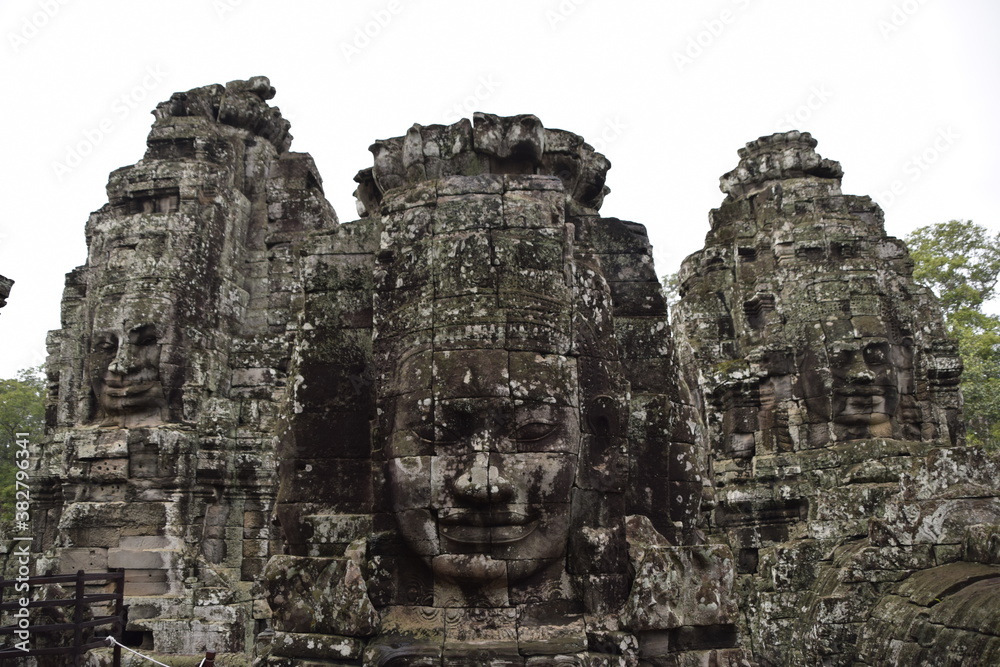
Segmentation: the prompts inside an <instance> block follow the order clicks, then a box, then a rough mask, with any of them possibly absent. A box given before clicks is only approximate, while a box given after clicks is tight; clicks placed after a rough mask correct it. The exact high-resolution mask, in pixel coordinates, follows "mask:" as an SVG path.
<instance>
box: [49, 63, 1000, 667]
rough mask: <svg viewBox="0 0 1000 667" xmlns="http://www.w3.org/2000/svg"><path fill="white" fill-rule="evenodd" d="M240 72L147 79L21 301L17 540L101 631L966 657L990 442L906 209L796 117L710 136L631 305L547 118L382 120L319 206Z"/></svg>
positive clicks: (574, 147)
mask: <svg viewBox="0 0 1000 667" xmlns="http://www.w3.org/2000/svg"><path fill="white" fill-rule="evenodd" d="M274 93H275V91H274V88H272V87H271V85H270V82H269V81H268V80H267V79H266V78H264V77H254V78H252V79H250V80H248V81H233V82H230V83H228V84H226V85H225V86H221V85H212V86H206V87H203V88H196V89H194V90H190V91H187V92H186V93H176V94H174V95H173V96H172V97H171V98H170V100H168V101H166V102H163V103H161V104H159V105H158V106H157V108H156V110H155V111H154V116H155V121H154V123H153V127H152V130H151V132H150V134H149V138H148V141H147V149H146V153H145V155H144V157H143V158H142V159H141V160H140V161H139V162H137V163H136V164H135V165H132V166H128V167H124V168H122V169H119V170H116V171H115V172H113V173H112V175H111V178H110V181H109V184H108V203H107V204H106V205H105V206H104V207H102V208H101V209H100V210H98V211H97V212H95V213H93V214H92V215H91V217H90V219H89V221H88V222H87V227H86V235H87V244H88V249H89V250H88V259H87V262H86V264H85V265H84V266H82V267H79V268H77V269H75V270H74V271H72V272H71V273H69V274H68V276H67V280H66V289H65V293H64V297H63V306H62V328H61V329H60V330H58V331H54V332H52V333H51V334H50V337H49V340H48V346H49V358H48V364H47V369H48V378H49V383H50V391H49V400H48V411H47V420H48V429H49V432H50V435H49V437H48V440H47V442H46V443H45V445H44V447H43V448H42V451H41V456H40V457H38V467H37V470H35V471H34V472H33V476H34V481H33V484H34V486H35V488H36V492H35V495H36V496H38V498H37V499H36V501H35V508H36V511H35V516H34V517H33V521H34V526H35V529H36V535H37V538H36V542H35V545H34V547H35V549H36V551H37V552H38V553H39V554H40V558H39V561H38V564H37V568H38V571H39V572H42V571H46V570H52V571H62V572H75V571H76V570H78V569H93V570H103V569H106V568H109V567H121V568H125V571H126V589H125V595H126V598H127V599H126V603H127V604H128V609H129V614H128V619H129V623H128V628H127V633H126V637H125V639H126V641H127V642H128V643H129V644H130V645H131V646H133V647H135V648H136V649H137V650H140V651H143V652H146V653H157V654H198V653H200V652H204V651H205V650H213V651H217V652H219V653H230V654H238V655H240V656H243V659H244V660H245V663H246V664H254V665H259V666H262V667H263V666H265V665H268V666H274V667H285V666H289V667H290V666H293V665H299V666H303V667H304V666H306V665H308V666H318V665H386V666H388V665H520V666H524V667H529V666H530V667H541V666H547V665H609V666H610V665H650V666H668V665H671V666H672V665H676V666H683V665H709V664H711V665H727V666H732V667H736V666H744V665H803V664H823V665H871V666H872V667H874V666H876V665H904V664H941V665H945V664H955V665H959V664H969V665H972V664H991V663H997V662H1000V603H998V602H997V601H998V600H1000V489H998V486H1000V483H998V482H997V480H998V479H1000V460H998V459H997V457H995V456H993V457H991V456H989V455H987V454H986V453H984V452H983V451H982V450H980V449H977V448H972V447H966V446H965V444H964V438H963V426H962V418H961V403H962V401H961V393H960V389H959V387H960V385H959V381H960V376H961V363H960V360H959V358H958V355H957V350H956V346H955V343H954V341H952V340H951V339H949V338H948V336H947V335H946V332H945V330H944V326H943V324H942V319H941V315H940V311H939V309H938V307H937V305H936V303H935V300H934V297H933V295H932V294H931V293H930V292H929V291H928V290H927V289H926V288H924V287H921V286H920V285H918V284H916V283H915V282H914V281H913V278H912V262H911V261H910V259H909V256H908V254H907V250H906V248H905V246H904V245H903V244H902V242H900V241H899V240H897V239H894V238H892V237H888V236H887V235H886V234H885V231H884V228H883V218H882V212H881V211H880V209H879V208H878V206H877V205H876V204H874V203H873V202H872V200H871V199H870V198H868V197H859V196H850V195H844V194H842V192H841V190H840V179H841V176H842V170H841V168H840V165H839V164H838V163H837V162H834V161H832V160H828V159H823V158H821V157H820V156H819V155H818V154H817V153H816V151H815V147H816V141H815V140H814V139H812V138H811V137H810V136H809V135H808V134H807V133H800V132H786V133H783V134H776V135H773V136H770V137H761V138H760V139H758V140H756V141H753V142H750V143H749V144H747V146H746V148H744V149H742V150H741V151H740V161H739V164H738V166H737V167H736V169H735V170H734V171H732V172H730V173H728V174H726V175H725V176H723V178H722V190H723V192H724V193H725V200H724V201H723V203H722V204H721V206H720V207H719V208H718V209H716V210H714V211H712V213H711V215H710V222H711V226H710V230H709V231H708V235H707V238H706V242H705V247H704V249H703V250H701V251H699V252H697V253H695V254H693V255H692V256H690V257H689V258H687V260H685V262H684V264H683V266H682V268H681V271H680V300H679V302H678V303H677V304H676V306H675V307H674V308H673V312H672V314H669V315H668V305H667V303H666V300H665V297H664V295H663V290H662V287H661V285H660V282H659V280H658V278H657V275H656V271H655V270H654V267H653V260H652V248H651V246H650V244H649V240H648V238H647V235H646V231H645V228H644V227H643V226H642V225H640V224H636V223H633V222H627V221H623V220H618V219H616V218H605V217H601V215H600V212H599V211H600V208H601V204H602V201H603V199H604V197H605V196H606V195H607V193H608V189H607V187H606V186H605V175H606V173H607V171H608V169H609V168H610V163H609V162H608V160H607V159H606V158H605V157H604V156H603V155H601V154H600V153H597V152H596V151H595V150H594V149H593V147H591V146H590V145H589V144H587V143H586V142H585V141H584V139H583V138H582V137H580V136H578V135H576V134H573V133H571V132H567V131H563V130H557V129H551V128H546V127H544V126H543V124H542V123H541V121H540V120H539V119H538V118H536V117H535V116H531V115H521V116H513V117H498V116H494V115H490V114H485V113H477V114H475V116H474V118H473V119H471V120H468V119H463V120H461V121H459V122H457V123H454V124H452V125H447V126H445V125H428V126H421V125H414V126H412V127H411V128H409V130H407V131H406V133H405V134H404V135H402V136H398V137H393V138H390V139H385V140H380V141H376V142H375V143H374V144H373V145H372V147H371V151H372V153H373V158H374V160H373V166H372V167H370V168H367V169H363V170H362V171H360V172H359V173H358V175H357V177H356V178H355V180H356V184H357V190H356V192H355V195H356V198H357V202H358V214H359V218H358V219H357V220H355V221H352V222H346V223H340V222H339V220H338V217H337V214H336V213H335V212H334V211H333V208H332V207H331V206H330V204H329V203H328V201H327V200H326V198H325V196H324V193H323V183H322V179H321V178H320V175H319V173H318V172H317V169H316V166H315V164H314V163H313V161H312V159H311V158H310V157H309V155H308V154H305V153H295V152H292V151H290V150H289V149H290V145H291V141H292V138H291V135H290V133H289V129H290V128H289V124H288V122H287V121H285V120H284V119H283V118H282V117H281V113H280V111H279V110H278V109H277V108H276V107H271V106H269V104H268V100H270V99H271V98H273V96H274ZM660 270H661V271H663V270H664V267H660ZM976 660H979V661H982V662H975V661H976Z"/></svg>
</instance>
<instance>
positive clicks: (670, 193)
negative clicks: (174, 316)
mask: <svg viewBox="0 0 1000 667" xmlns="http://www.w3.org/2000/svg"><path fill="white" fill-rule="evenodd" d="M998 29H1000V3H997V2H995V0H947V2H946V1H945V0H923V1H918V0H815V1H813V0H810V1H804V0H699V1H698V2H695V1H689V2H682V1H680V0H646V1H640V0H631V1H629V0H617V1H614V2H612V1H611V0H530V1H529V0H504V1H499V0H495V1H489V2H488V1H480V2H477V1H473V0H375V1H372V2H351V3H347V2H333V1H320V0H282V1H281V2H278V1H277V0H170V2H166V1H164V2H152V1H149V0H101V1H100V2H87V3H84V2H83V0H4V1H3V3H2V5H0V62H2V64H3V65H2V67H3V69H2V72H3V81H4V82H5V85H6V87H7V88H6V89H7V93H6V99H7V102H5V103H4V105H3V107H4V111H3V114H4V118H3V127H6V128H7V129H6V132H5V136H6V139H5V140H6V142H7V148H6V150H5V156H4V159H2V160H0V183H2V184H3V193H4V206H3V218H2V219H0V274H2V275H5V276H7V277H9V278H13V279H14V280H16V281H17V282H16V284H15V285H14V288H13V290H12V292H11V296H10V299H9V303H8V306H7V307H6V308H4V309H3V311H2V312H0V341H2V343H0V345H2V347H0V349H2V353H0V377H12V376H13V375H14V373H15V372H16V371H17V369H19V368H24V367H27V366H30V365H35V364H38V363H41V362H42V361H43V360H44V339H45V332H46V331H47V330H49V329H55V328H58V326H59V301H60V298H61V293H62V283H63V279H64V274H65V273H66V272H68V271H70V270H71V269H73V268H74V267H75V266H77V265H80V264H82V263H83V262H84V260H85V259H86V245H85V240H84V223H85V221H86V219H87V216H88V214H89V213H90V212H91V211H93V210H96V209H98V208H99V207H100V206H101V205H102V204H104V202H105V201H106V194H105V190H104V187H105V184H106V183H107V176H108V173H109V172H110V171H111V170H113V169H116V168H118V167H121V166H124V165H127V164H132V163H134V162H136V161H137V160H138V159H140V158H141V157H142V154H143V151H144V141H145V136H146V134H147V132H148V130H149V126H150V124H151V122H152V117H151V116H150V115H149V111H150V110H151V109H152V108H153V107H154V106H155V105H156V103H157V102H158V101H161V100H164V99H167V98H168V97H169V96H170V94H171V93H173V92H174V91H181V90H188V89H190V88H194V87H197V86H202V85H206V84H209V83H225V82H226V81H229V80H232V79H245V78H248V77H250V76H253V75H257V74H263V75H266V76H268V77H270V79H271V83H272V85H274V86H275V87H276V88H277V91H278V94H277V97H276V98H275V99H274V100H272V101H271V104H275V105H277V106H279V107H280V108H281V110H282V112H283V113H284V115H285V117H286V118H288V119H289V120H291V122H292V133H293V135H294V136H295V140H294V142H293V144H292V149H293V150H297V151H303V152H309V153H311V154H312V155H313V157H314V158H315V160H316V163H317V164H318V166H319V169H320V172H321V173H322V175H323V179H324V186H325V190H326V193H327V196H328V198H329V199H330V201H331V202H332V203H333V206H334V208H335V209H336V210H337V213H338V215H339V216H340V219H341V221H344V222H346V221H350V220H353V219H354V218H355V217H356V213H355V208H354V202H353V198H352V197H351V193H352V192H353V190H354V183H353V181H352V178H353V176H354V174H355V173H356V172H357V171H358V170H359V169H361V168H364V167H367V166H370V165H371V154H370V153H369V152H368V146H369V145H370V144H371V142H372V141H373V140H375V139H379V138H386V137H391V136H398V135H401V134H403V133H405V131H406V129H407V128H408V127H409V126H410V125H411V124H413V123H415V122H417V123H421V124H431V123H441V122H454V121H455V120H457V119H458V118H459V117H460V116H469V117H471V114H472V112H473V111H487V112H491V113H497V114H501V115H511V114H517V113H533V114H535V115H537V116H538V117H539V118H541V120H542V122H543V123H544V124H545V126H546V127H554V128H562V129H566V130H571V131H573V132H576V133H578V134H581V135H583V136H584V138H586V139H587V140H588V141H589V142H590V143H592V144H594V145H595V146H596V147H597V148H598V149H599V150H601V151H602V152H604V153H605V154H606V155H607V156H608V158H609V159H610V160H611V162H612V164H613V167H612V169H611V172H610V174H609V178H608V184H609V185H610V187H611V189H612V193H611V194H610V195H609V196H608V198H607V199H606V200H605V204H604V208H603V209H602V213H604V214H605V215H608V216H616V217H620V218H624V219H629V220H634V221H636V222H641V223H644V224H645V225H646V226H647V228H648V229H649V233H650V237H651V239H652V242H653V245H654V248H655V249H656V261H657V270H658V272H659V273H660V274H661V275H662V274H665V273H668V272H672V271H675V270H676V269H677V267H678V265H679V263H680V261H681V260H682V259H683V258H684V257H685V256H686V255H688V254H689V253H691V252H694V251H695V250H697V249H699V248H700V247H701V245H702V242H703V240H704V236H705V233H706V232H707V230H708V222H707V214H708V211H709V210H710V209H711V208H713V207H716V206H718V205H719V203H720V202H721V201H722V193H721V192H720V191H719V189H718V178H719V176H721V175H722V174H723V173H725V172H726V171H729V170H730V169H732V168H733V167H735V166H736V163H737V160H738V158H737V155H736V151H737V149H739V148H740V147H741V146H743V145H744V144H745V143H746V142H747V141H750V140H752V139H755V138H756V137H758V136H761V135H765V134H771V133H772V132H775V131H781V130H787V129H791V128H793V127H794V128H796V129H801V130H807V131H809V132H811V133H812V134H813V136H814V137H816V138H817V139H818V140H819V147H818V150H819V151H820V153H821V154H822V155H823V156H824V157H827V158H832V159H835V160H839V161H840V162H841V163H842V165H843V166H844V169H845V171H846V177H845V179H844V191H845V192H847V193H850V194H859V195H860V194H869V195H871V196H873V197H874V198H875V199H876V200H877V201H879V203H880V204H882V206H883V208H884V209H885V211H886V227H887V229H888V231H889V233H890V234H893V235H896V236H903V235H905V234H906V233H908V232H909V231H911V230H913V229H914V228H916V227H918V226H921V225H926V224H931V223H934V222H938V221H944V220H949V219H954V218H965V219H973V220H975V221H976V222H979V223H981V224H984V225H986V226H988V227H990V228H991V229H994V230H996V229H1000V216H998V209H1000V198H998V197H997V196H996V190H997V187H996V179H997V167H996V164H997V156H998V148H1000V141H998V138H1000V130H998V123H997V122H996V117H997V109H998V101H1000V100H998V97H1000V95H998V83H1000V40H998V39H997V38H996V33H997V31H998ZM894 183H895V185H896V190H897V194H895V195H893V194H892V193H891V188H892V187H893V184H894Z"/></svg>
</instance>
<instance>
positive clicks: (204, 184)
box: [38, 77, 336, 653]
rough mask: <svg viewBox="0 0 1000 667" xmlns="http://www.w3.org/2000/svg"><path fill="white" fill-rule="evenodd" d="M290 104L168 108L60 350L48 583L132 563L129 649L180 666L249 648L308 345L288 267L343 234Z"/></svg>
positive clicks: (125, 173) (235, 101) (223, 91)
mask: <svg viewBox="0 0 1000 667" xmlns="http://www.w3.org/2000/svg"><path fill="white" fill-rule="evenodd" d="M273 95H274V89H273V88H271V86H270V84H269V83H268V81H267V79H266V78H264V77H257V78H254V79H251V80H250V81H237V82H232V83H230V84H228V85H227V86H225V87H223V86H218V85H216V86H207V87H205V88H198V89H195V90H191V91H188V92H187V93H178V94H176V95H174V96H173V97H171V99H170V100H169V101H167V102H164V103H162V104H160V105H159V106H158V107H157V108H156V111H155V112H154V115H155V118H156V120H155V122H154V123H153V128H152V130H151V132H150V134H149V139H148V141H147V150H146V154H145V156H144V157H143V159H142V160H140V161H139V162H138V163H136V164H135V165H132V166H130V167H124V168H122V169H119V170H117V171H115V172H114V173H113V174H112V175H111V179H110V181H109V183H108V204H106V205H105V206H104V207H103V208H101V209H100V210H99V211H97V212H96V213H94V214H93V215H91V217H90V220H89V221H88V223H87V242H88V248H89V253H88V258H87V263H86V264H85V265H84V266H82V267H80V268H78V269H76V270H75V271H73V272H72V273H70V274H69V275H68V277H67V281H66V291H65V294H64V298H63V311H62V324H63V328H62V329H60V330H58V331H54V332H52V333H51V334H50V338H49V359H48V365H47V367H48V374H49V381H50V387H51V388H50V395H49V414H48V422H49V428H50V429H51V430H52V433H53V435H52V439H51V442H50V444H49V445H47V446H46V448H45V451H44V458H43V460H42V466H41V469H40V470H39V472H38V477H39V480H38V484H39V488H40V490H44V492H45V497H44V504H43V506H44V507H45V509H44V510H43V511H44V516H39V518H38V521H39V522H40V525H41V527H42V529H41V531H40V532H41V534H40V536H39V538H38V540H39V545H38V546H40V547H41V549H42V550H44V551H45V552H46V553H47V554H48V559H47V560H43V561H42V562H41V563H40V564H39V568H40V570H41V571H44V570H46V569H49V568H54V569H56V570H60V571H66V572H75V571H76V570H77V569H103V568H106V567H123V568H125V572H126V585H125V594H126V596H128V600H129V619H130V624H129V630H128V631H129V633H130V637H131V638H132V639H133V641H134V642H135V643H137V644H141V645H143V646H146V647H147V648H153V647H154V646H155V648H156V649H157V650H161V651H166V652H188V653H193V652H196V651H198V650H203V647H204V646H208V647H215V650H219V651H242V650H244V649H245V648H246V646H248V645H250V644H249V643H248V642H249V640H250V639H251V638H252V637H253V633H254V621H253V615H254V611H253V599H254V593H253V588H254V583H253V582H254V581H255V579H256V577H257V576H258V575H259V573H260V571H261V568H262V567H263V564H264V562H265V561H266V559H267V557H268V555H269V553H270V552H271V550H272V544H273V542H274V536H273V535H272V532H271V530H272V529H271V526H270V515H271V512H272V506H273V500H274V495H275V494H274V487H275V483H274V479H273V478H274V467H275V443H276V438H277V435H276V430H275V429H276V427H275V425H276V424H277V423H278V420H277V417H278V414H279V413H280V412H281V410H283V409H284V403H283V402H281V401H280V400H279V399H281V398H282V397H283V396H284V394H283V387H284V385H285V375H286V372H287V369H288V366H289V363H290V358H291V354H292V343H293V340H294V330H295V317H294V315H291V314H290V313H291V311H290V304H291V303H292V300H293V298H294V297H295V296H296V294H295V292H294V285H293V284H292V283H291V282H290V281H289V279H288V275H287V274H288V270H287V268H285V265H286V263H287V258H286V257H285V253H286V252H287V247H288V239H289V238H292V237H294V236H296V235H297V234H301V233H304V231H305V230H307V229H314V228H325V227H328V226H330V225H333V224H336V216H335V215H334V213H333V210H332V209H331V208H330V206H329V204H328V203H327V202H326V200H325V199H324V197H323V195H322V189H321V186H320V181H319V177H318V175H317V173H316V171H315V167H314V166H313V164H312V160H311V159H310V158H309V156H307V155H302V154H295V153H290V152H289V151H288V146H289V144H290V142H291V136H290V135H289V133H288V122H287V121H285V120H283V119H282V118H281V114H280V112H279V111H278V110H277V109H276V108H270V107H268V105H267V103H266V100H268V99H270V98H271V97H273ZM258 597H259V596H258Z"/></svg>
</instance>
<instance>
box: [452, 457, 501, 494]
mask: <svg viewBox="0 0 1000 667" xmlns="http://www.w3.org/2000/svg"><path fill="white" fill-rule="evenodd" d="M453 486H454V489H455V493H456V494H457V495H458V496H459V497H461V498H463V499H465V500H468V501H471V502H473V503H475V504H477V505H488V504H497V503H505V502H508V501H509V500H510V499H511V498H512V497H513V495H514V485H513V484H511V483H510V480H508V479H507V478H506V477H505V476H504V475H503V473H502V471H501V470H500V468H498V467H497V466H495V465H492V464H491V463H490V455H489V454H488V453H487V452H479V453H477V454H476V455H475V456H474V457H473V459H472V462H471V463H470V464H469V466H468V468H466V470H465V471H463V472H462V473H461V474H460V475H459V476H458V477H456V478H455V481H454V482H453Z"/></svg>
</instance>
